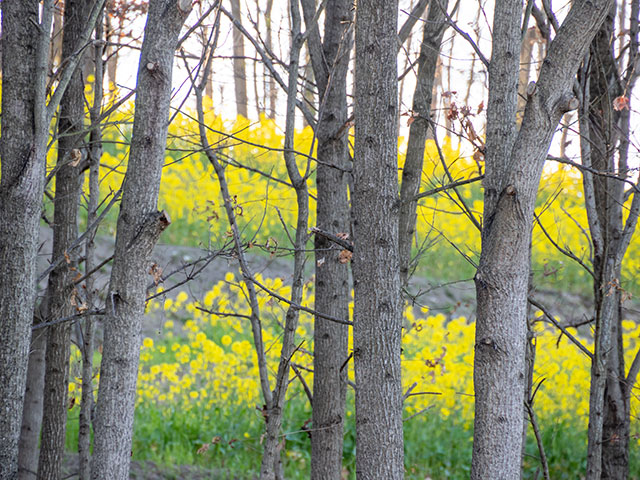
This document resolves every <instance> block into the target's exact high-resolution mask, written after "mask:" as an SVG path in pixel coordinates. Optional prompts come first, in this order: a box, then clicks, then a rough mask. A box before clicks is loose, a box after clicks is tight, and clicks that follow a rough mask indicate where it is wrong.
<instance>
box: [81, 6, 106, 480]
mask: <svg viewBox="0 0 640 480" xmlns="http://www.w3.org/2000/svg"><path fill="white" fill-rule="evenodd" d="M103 22H104V20H103V18H102V16H101V17H100V18H98V21H97V23H96V34H95V38H96V40H97V41H98V42H99V41H100V40H101V39H102V38H103ZM103 53H104V45H101V44H99V43H98V44H97V45H96V46H95V47H94V65H95V66H94V78H95V81H94V84H93V107H92V109H91V110H90V114H91V124H92V127H93V130H92V131H91V135H90V144H91V147H90V149H89V151H88V155H89V199H88V201H87V225H93V223H94V222H95V220H96V218H97V217H98V206H99V202H100V158H101V156H102V130H101V126H100V114H101V110H102V100H103V97H104V65H103V63H102V55H103ZM97 229H98V227H95V228H94V229H93V231H91V232H90V233H89V235H88V237H87V241H86V243H85V264H84V265H85V272H87V273H88V272H91V271H92V270H93V269H94V267H95V266H96V258H95V243H94V238H95V235H96V232H97ZM84 286H85V292H86V295H87V301H86V303H87V306H88V308H89V309H92V308H94V302H95V300H96V292H95V291H94V279H93V277H92V276H89V277H88V278H87V279H86V281H85V284H84ZM94 332H95V327H94V318H93V317H91V316H89V317H87V318H86V319H85V321H84V328H83V329H82V346H83V348H82V397H81V399H80V415H79V419H78V478H79V479H80V480H89V479H90V478H91V424H92V414H93V407H94V398H93V353H94Z"/></svg>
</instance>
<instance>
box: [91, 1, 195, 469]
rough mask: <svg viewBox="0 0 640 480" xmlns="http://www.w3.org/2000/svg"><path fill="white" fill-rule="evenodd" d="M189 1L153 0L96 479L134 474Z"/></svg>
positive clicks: (114, 274)
mask: <svg viewBox="0 0 640 480" xmlns="http://www.w3.org/2000/svg"><path fill="white" fill-rule="evenodd" d="M190 9H191V1H190V0H152V1H151V2H150V3H149V13H148V16H147V24H146V27H145V37H144V41H143V43H142V52H141V54H140V68H139V70H138V79H137V95H136V102H135V115H134V123H133V134H132V139H131V152H130V155H129V165H128V167H127V174H126V177H125V181H124V185H123V193H122V203H121V207H120V215H119V216H118V226H117V237H116V247H115V257H114V262H113V268H112V271H111V279H110V284H109V291H108V294H107V299H106V309H107V314H106V315H105V320H104V327H105V328H104V347H103V357H102V365H101V370H100V389H99V397H98V404H97V410H96V418H95V425H94V428H95V439H94V457H93V468H92V478H94V479H96V480H97V479H102V478H110V479H114V480H126V479H128V477H129V462H130V460H131V441H132V434H133V415H134V406H135V394H136V380H137V375H138V361H139V357H140V344H141V338H140V334H141V328H142V319H143V316H144V309H145V299H146V288H147V279H148V270H149V266H150V265H149V258H150V255H151V251H152V249H153V246H154V245H155V243H156V241H157V239H158V237H159V235H160V233H161V232H162V231H163V230H164V229H165V228H166V227H167V226H168V225H169V223H170V220H169V218H168V217H167V215H166V213H165V212H158V211H157V201H158V190H159V186H160V177H161V174H162V165H163V163H164V152H165V146H166V138H167V119H168V118H169V102H170V96H171V79H172V70H173V56H174V52H175V48H176V44H177V41H178V35H179V33H180V29H181V27H182V24H183V23H184V21H185V19H186V17H187V15H188V13H189V11H190Z"/></svg>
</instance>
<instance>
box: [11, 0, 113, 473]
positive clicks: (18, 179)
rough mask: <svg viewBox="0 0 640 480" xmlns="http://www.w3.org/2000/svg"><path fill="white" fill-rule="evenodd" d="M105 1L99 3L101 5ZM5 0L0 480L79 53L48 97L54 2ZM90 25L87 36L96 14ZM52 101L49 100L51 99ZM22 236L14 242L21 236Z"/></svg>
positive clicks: (19, 395)
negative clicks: (52, 151) (51, 152)
mask: <svg viewBox="0 0 640 480" xmlns="http://www.w3.org/2000/svg"><path fill="white" fill-rule="evenodd" d="M102 3H103V0H98V1H97V5H96V7H97V6H101V5H102ZM41 12H42V19H41V20H40V21H39V18H38V17H39V15H38V14H39V2H36V1H15V0H9V1H6V2H2V31H3V35H2V51H3V55H2V62H3V68H2V71H3V87H2V88H3V97H2V112H3V113H2V115H3V119H4V121H3V122H2V136H1V140H0V155H1V156H2V179H1V183H0V210H1V211H2V212H3V215H2V218H1V219H0V318H1V319H2V321H1V323H0V399H1V400H0V401H1V402H2V404H1V405H0V432H1V433H0V478H2V479H4V478H14V477H15V476H16V475H17V470H18V462H17V460H18V451H17V447H18V438H19V435H20V424H21V416H22V410H23V398H24V389H25V380H26V370H27V362H28V347H29V342H30V338H31V329H30V327H31V323H32V318H33V309H34V292H35V282H34V280H35V278H34V273H35V272H34V269H35V258H36V244H37V239H38V223H39V219H40V212H41V203H42V195H43V191H44V181H45V154H46V145H47V139H48V136H49V125H50V123H51V120H52V118H53V115H54V113H55V112H56V110H57V107H58V105H59V102H60V99H61V97H62V94H63V93H64V91H65V89H66V87H67V85H68V83H69V80H70V79H71V75H72V74H73V72H74V71H75V69H76V68H77V66H78V61H79V57H78V56H74V57H72V58H71V59H70V60H69V61H68V62H67V63H66V64H65V65H64V67H63V68H62V70H61V72H60V76H59V82H58V84H57V86H56V88H55V90H54V91H53V92H52V93H51V96H50V97H48V96H47V89H46V86H47V73H48V65H49V50H50V40H51V39H50V36H49V34H50V31H51V20H52V16H53V2H52V0H46V1H45V2H44V3H43V5H42V10H41ZM97 12H98V8H94V10H93V11H92V13H91V15H90V17H89V19H88V20H87V21H86V22H85V27H86V28H85V30H84V31H83V34H82V39H85V40H86V39H87V38H88V37H89V34H90V32H91V30H92V27H91V25H93V22H94V21H95V19H96V17H97ZM47 98H48V103H47ZM17 239H19V241H17V242H16V240H17Z"/></svg>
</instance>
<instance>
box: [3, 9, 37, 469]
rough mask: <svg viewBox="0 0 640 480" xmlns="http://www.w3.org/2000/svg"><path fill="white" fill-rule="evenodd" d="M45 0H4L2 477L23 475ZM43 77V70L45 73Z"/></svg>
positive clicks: (35, 242) (32, 294)
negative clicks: (39, 52)
mask: <svg viewBox="0 0 640 480" xmlns="http://www.w3.org/2000/svg"><path fill="white" fill-rule="evenodd" d="M38 23H39V22H38V2H37V1H35V0H30V1H25V0H5V1H3V2H2V40H1V41H2V127H1V128H2V134H1V136H0V156H1V157H2V176H1V180H0V182H1V183H0V211H1V212H2V215H0V478H1V479H10V478H15V476H16V475H17V472H18V438H19V436H20V426H21V421H22V410H23V399H24V390H25V382H26V375H27V363H28V358H29V343H30V339H31V324H32V321H33V311H34V300H35V295H34V292H35V258H36V253H37V239H38V222H39V219H40V211H41V204H42V194H43V190H44V173H45V163H44V156H42V155H39V154H41V153H43V148H44V145H42V144H40V145H36V129H35V124H34V116H35V114H36V96H35V92H36V83H37V82H35V81H34V79H35V77H36V70H37V69H36V51H37V49H38V40H39V33H38ZM39 74H42V72H39Z"/></svg>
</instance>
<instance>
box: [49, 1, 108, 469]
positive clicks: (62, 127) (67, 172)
mask: <svg viewBox="0 0 640 480" xmlns="http://www.w3.org/2000/svg"><path fill="white" fill-rule="evenodd" d="M92 3H95V2H93V1H92V0H67V2H66V3H65V9H64V25H63V39H62V58H69V57H70V56H71V55H74V54H76V52H77V51H78V50H79V47H80V44H79V42H80V41H81V38H82V34H83V30H84V28H85V23H86V21H87V17H88V15H89V13H90V11H91V4H92ZM83 130H84V82H83V80H82V75H81V71H80V70H76V72H75V73H74V74H73V75H72V77H71V80H70V82H69V86H68V87H67V90H66V91H65V93H64V95H63V96H62V100H61V101H60V114H59V120H58V134H59V139H58V161H57V165H56V168H57V173H56V192H55V199H54V217H53V220H54V226H53V249H52V261H55V259H56V258H59V257H62V256H65V255H66V258H67V260H66V261H64V262H60V263H59V264H58V266H57V267H56V268H54V269H53V271H52V272H51V273H50V274H49V279H48V285H47V301H46V305H47V315H46V319H47V321H53V320H56V319H58V318H62V317H68V316H70V315H73V314H74V313H75V306H74V305H73V301H74V292H73V290H74V287H73V276H74V275H75V274H74V270H75V268H76V267H77V265H78V261H77V258H78V252H73V251H71V250H70V246H71V244H72V243H73V242H74V241H75V239H76V238H77V237H78V202H79V200H80V192H81V189H82V172H81V171H80V168H79V167H80V163H81V162H80V160H81V156H82V154H81V150H80V149H79V148H80V147H81V145H82V138H83V136H84V132H83ZM79 301H80V300H77V302H79ZM70 333H71V324H70V323H69V322H64V323H60V324H57V325H52V326H50V327H48V332H47V348H46V366H45V382H44V401H43V417H42V436H41V445H40V458H39V462H38V478H39V479H52V480H56V479H58V478H60V477H61V474H62V473H61V468H62V458H63V455H64V447H65V430H66V424H67V391H68V389H69V347H70V340H71V336H70Z"/></svg>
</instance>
